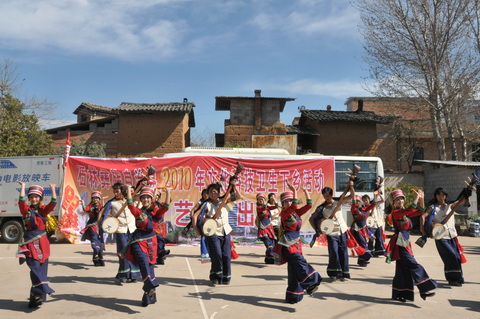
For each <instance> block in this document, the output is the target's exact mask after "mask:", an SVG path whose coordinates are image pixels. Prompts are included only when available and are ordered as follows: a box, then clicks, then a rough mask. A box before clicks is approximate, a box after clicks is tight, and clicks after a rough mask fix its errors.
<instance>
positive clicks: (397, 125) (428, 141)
mask: <svg viewBox="0 0 480 319" xmlns="http://www.w3.org/2000/svg"><path fill="white" fill-rule="evenodd" d="M359 103H362V104H363V109H364V110H365V111H371V112H374V113H375V114H378V115H387V116H393V115H394V116H396V117H397V119H396V120H395V121H394V123H392V125H387V126H379V130H378V139H379V140H378V145H379V147H378V153H377V156H379V157H381V158H382V160H383V162H384V167H385V168H386V169H389V170H393V171H422V170H423V169H422V166H421V164H420V162H417V161H416V160H423V159H429V160H437V159H439V154H438V150H437V145H436V142H435V138H434V135H433V130H432V124H431V120H430V114H429V111H428V108H427V106H426V105H425V103H423V102H422V100H420V99H417V98H410V99H399V98H388V97H349V98H348V99H347V101H346V102H345V105H346V106H347V111H351V110H353V109H354V108H355V107H356V106H357V105H358V104H359ZM475 121H476V120H475V117H474V116H473V113H470V112H467V116H466V117H465V123H464V125H463V126H464V130H465V132H466V133H467V139H469V140H470V141H469V145H468V147H469V150H470V151H473V152H472V153H473V154H475V152H474V151H475V149H478V148H479V144H478V142H475V140H477V141H478V134H477V136H475V133H473V130H470V129H469V125H473V126H476V125H474V123H475ZM477 122H479V121H477ZM477 124H478V123H477ZM380 146H381V147H380ZM445 147H446V152H447V158H451V153H452V152H451V150H452V149H451V144H450V142H449V141H448V140H447V139H446V140H445ZM460 147H461V146H460V145H459V143H457V148H458V149H460ZM473 159H474V160H475V158H473ZM469 160H472V154H470V157H469Z"/></svg>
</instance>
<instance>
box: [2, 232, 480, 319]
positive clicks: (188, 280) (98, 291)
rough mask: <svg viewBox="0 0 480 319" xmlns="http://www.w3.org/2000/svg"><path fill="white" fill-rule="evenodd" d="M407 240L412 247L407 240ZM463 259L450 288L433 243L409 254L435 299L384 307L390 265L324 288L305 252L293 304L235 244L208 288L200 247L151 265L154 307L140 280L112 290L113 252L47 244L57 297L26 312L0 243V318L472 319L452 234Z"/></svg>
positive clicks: (468, 248) (472, 276) (469, 271)
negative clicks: (310, 279)
mask: <svg viewBox="0 0 480 319" xmlns="http://www.w3.org/2000/svg"><path fill="white" fill-rule="evenodd" d="M416 238H417V237H416V236H413V241H415V240H416ZM460 242H461V243H462V245H463V246H464V248H465V253H466V257H467V259H468V262H467V263H466V264H464V265H463V270H464V276H465V281H466V283H465V284H464V285H463V287H450V286H448V285H447V282H446V281H445V278H444V275H443V264H442V261H441V260H440V257H439V256H438V253H437V251H436V248H435V244H434V242H433V240H429V242H428V243H427V245H426V246H425V247H424V248H423V249H422V248H420V247H418V246H416V245H414V252H415V257H416V259H417V261H418V262H419V263H421V264H422V265H423V266H424V267H425V269H426V270H427V272H428V274H429V275H430V277H432V278H434V279H435V280H437V282H438V285H439V288H438V289H437V290H436V293H437V295H436V296H434V297H432V298H429V299H427V300H426V301H425V300H422V299H421V298H420V296H419V293H418V289H416V288H415V289H416V293H415V301H414V302H407V303H400V302H398V301H394V300H391V299H390V297H391V283H392V278H393V274H394V271H395V264H394V263H392V264H386V263H385V262H384V258H375V259H371V263H370V265H369V266H368V267H366V268H361V267H358V266H356V258H354V257H351V258H350V265H351V270H350V271H351V276H352V279H351V280H348V281H346V282H333V283H332V282H330V280H329V279H328V278H327V275H326V266H327V261H328V260H327V258H328V253H327V247H314V248H309V247H305V248H304V255H305V257H306V258H307V260H308V261H309V262H310V263H311V264H312V265H313V267H314V268H315V269H316V270H317V271H318V272H319V273H320V274H321V275H322V277H323V278H324V280H323V282H322V284H321V285H320V288H319V290H318V291H317V292H316V293H315V294H314V295H313V297H309V296H307V295H306V296H305V297H304V300H303V301H302V302H300V303H298V304H295V305H290V304H286V303H284V297H285V289H286V286H287V281H286V279H287V277H286V275H287V270H286V265H283V266H275V265H265V264H264V263H263V253H264V250H265V249H264V248H263V247H262V246H258V247H237V252H238V253H239V255H240V257H239V259H237V260H234V261H233V262H232V283H231V284H230V285H228V286H216V287H211V286H210V285H209V281H208V274H209V269H210V264H209V263H208V264H202V263H200V261H199V259H198V257H199V248H198V247H192V246H171V247H169V248H170V249H171V251H172V253H171V255H170V256H169V258H168V259H167V260H166V264H165V265H163V266H157V267H156V270H155V271H156V275H157V278H158V279H159V282H160V287H159V288H158V289H157V298H158V302H157V303H156V304H154V305H150V306H148V307H146V308H144V307H142V306H141V297H142V290H141V286H142V284H141V283H127V284H124V285H123V286H118V285H117V284H116V282H115V280H114V276H115V274H116V271H117V267H118V263H117V257H116V255H115V253H114V252H115V246H114V245H108V246H107V252H106V266H105V267H94V266H93V264H92V262H91V248H90V246H89V245H71V244H55V243H54V244H52V246H51V250H52V252H51V257H50V267H49V279H50V285H51V287H52V288H53V289H54V290H55V291H56V293H55V294H53V295H52V296H50V297H49V299H48V301H47V302H46V303H44V304H43V305H42V306H41V308H39V309H37V310H30V309H28V308H27V303H28V300H27V298H28V294H29V289H30V279H29V275H28V273H29V269H28V267H27V265H26V264H24V265H21V266H19V265H18V260H17V259H16V258H15V251H16V245H11V244H0V269H1V270H2V273H1V275H0V288H1V289H0V318H32V317H34V316H35V317H36V318H52V319H53V318H87V317H89V318H91V317H95V316H98V317H101V318H127V317H128V318H242V319H246V318H247V319H250V318H252V319H253V318H306V317H307V316H308V317H318V318H425V317H428V318H478V317H479V316H480V238H473V237H460Z"/></svg>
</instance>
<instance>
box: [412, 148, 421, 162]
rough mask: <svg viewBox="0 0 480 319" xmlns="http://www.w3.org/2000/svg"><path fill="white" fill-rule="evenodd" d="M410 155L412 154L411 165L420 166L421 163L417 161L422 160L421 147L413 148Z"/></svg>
mask: <svg viewBox="0 0 480 319" xmlns="http://www.w3.org/2000/svg"><path fill="white" fill-rule="evenodd" d="M412 153H413V159H412V165H421V163H419V162H417V160H423V159H424V149H423V147H414V148H413V149H412Z"/></svg>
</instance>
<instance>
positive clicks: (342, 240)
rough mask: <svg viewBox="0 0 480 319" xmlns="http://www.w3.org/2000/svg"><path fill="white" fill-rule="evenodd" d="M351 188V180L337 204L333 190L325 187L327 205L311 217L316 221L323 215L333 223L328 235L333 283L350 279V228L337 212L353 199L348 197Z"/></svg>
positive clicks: (328, 273) (329, 264)
mask: <svg viewBox="0 0 480 319" xmlns="http://www.w3.org/2000/svg"><path fill="white" fill-rule="evenodd" d="M351 186H353V181H352V179H350V180H349V182H348V184H347V186H346V188H345V191H344V193H343V194H342V196H341V197H340V199H339V200H338V202H335V200H334V199H333V189H331V188H330V187H324V188H323V189H322V195H323V198H324V199H325V203H323V204H322V205H320V206H319V207H318V208H317V210H316V211H315V213H313V214H312V216H311V217H310V219H311V220H312V219H316V218H317V216H316V214H321V215H320V217H323V218H325V219H327V218H329V219H331V220H332V221H333V230H332V232H331V233H330V234H328V235H327V243H328V266H327V275H328V277H330V279H331V280H332V281H336V280H340V281H345V278H350V268H349V262H348V246H347V235H346V232H347V230H348V226H347V224H346V223H345V220H344V219H343V215H342V213H341V212H340V213H338V214H337V211H338V210H339V209H340V207H341V206H342V204H343V203H344V202H346V201H348V200H350V199H351V198H352V196H351V194H350V195H349V196H346V193H347V191H348V190H349V189H350V188H351ZM322 206H323V208H322ZM317 211H318V213H317ZM332 216H333V217H332ZM317 231H318V230H317Z"/></svg>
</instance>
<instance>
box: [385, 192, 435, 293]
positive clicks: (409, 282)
mask: <svg viewBox="0 0 480 319" xmlns="http://www.w3.org/2000/svg"><path fill="white" fill-rule="evenodd" d="M412 191H414V192H415V193H416V196H415V199H414V200H413V204H412V205H411V207H410V208H408V209H405V208H404V205H405V196H404V195H403V192H402V190H400V189H397V190H394V191H393V192H392V193H391V194H390V196H391V197H392V202H393V210H392V212H391V213H390V215H389V216H388V217H389V219H390V220H391V223H392V224H393V227H394V228H395V234H394V235H393V236H392V238H391V239H390V242H389V243H388V246H387V249H386V252H385V253H386V256H387V260H386V261H387V262H388V263H389V262H390V261H396V263H395V276H394V277H393V282H392V299H395V300H399V301H401V302H405V301H407V300H411V301H413V300H414V291H413V284H414V283H415V285H416V286H417V287H418V289H419V290H420V296H421V297H422V299H423V300H425V299H427V297H431V296H434V295H435V293H434V292H431V290H433V289H435V288H437V283H436V282H435V281H434V280H432V279H430V278H429V277H428V274H427V272H426V271H425V269H424V268H423V267H422V265H420V264H419V263H417V261H416V260H415V258H414V257H413V251H412V244H411V243H410V232H409V230H410V229H412V221H411V220H410V218H412V217H415V216H421V215H422V214H423V213H424V207H425V204H424V197H423V196H424V195H423V190H421V189H420V190H418V191H416V190H412ZM419 201H420V208H417V207H418V206H417V203H418V202H419Z"/></svg>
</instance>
